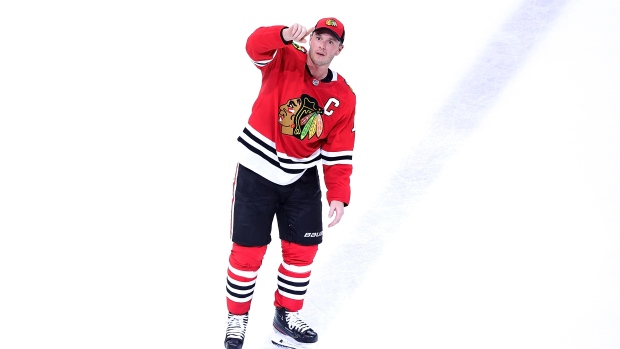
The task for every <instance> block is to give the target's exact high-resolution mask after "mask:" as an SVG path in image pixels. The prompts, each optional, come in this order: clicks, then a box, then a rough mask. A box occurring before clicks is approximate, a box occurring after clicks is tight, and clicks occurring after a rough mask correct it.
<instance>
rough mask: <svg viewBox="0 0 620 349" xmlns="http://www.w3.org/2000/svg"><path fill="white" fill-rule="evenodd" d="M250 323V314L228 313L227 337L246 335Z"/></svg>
mask: <svg viewBox="0 0 620 349" xmlns="http://www.w3.org/2000/svg"><path fill="white" fill-rule="evenodd" d="M247 325H248V315H247V314H246V315H232V314H230V315H228V327H227V328H226V338H239V339H243V338H244V337H245V328H246V326H247Z"/></svg>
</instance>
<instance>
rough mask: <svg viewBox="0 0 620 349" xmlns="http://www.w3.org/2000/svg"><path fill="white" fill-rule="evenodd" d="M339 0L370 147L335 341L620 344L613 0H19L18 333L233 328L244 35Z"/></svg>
mask: <svg viewBox="0 0 620 349" xmlns="http://www.w3.org/2000/svg"><path fill="white" fill-rule="evenodd" d="M332 15H333V16H336V17H338V18H339V19H341V20H342V21H343V22H344V23H345V25H346V30H347V36H346V40H345V49H344V50H343V51H342V53H341V55H340V56H338V57H336V59H335V60H334V63H333V66H332V67H333V68H334V70H336V71H338V72H340V73H342V75H344V76H345V77H346V78H347V80H348V81H349V83H350V84H351V86H352V87H353V89H354V91H355V92H356V94H357V96H358V107H357V119H356V129H357V145H356V153H355V156H354V160H355V167H354V175H353V178H352V186H353V197H352V202H351V205H350V206H349V207H348V208H347V209H346V214H345V216H344V218H343V221H342V222H341V223H340V224H339V225H338V226H336V227H334V228H330V229H326V231H325V240H324V241H325V242H324V244H322V245H321V247H320V251H319V254H318V256H317V259H316V264H315V269H314V271H313V279H312V281H311V285H310V290H309V293H308V295H307V299H306V306H305V308H304V309H303V310H302V313H303V314H304V316H305V317H306V319H307V320H308V322H309V323H311V324H312V325H313V327H314V328H315V329H316V330H317V331H318V332H319V334H320V338H321V340H320V348H321V349H331V348H376V347H389V346H390V344H387V343H400V344H398V345H396V346H397V347H404V348H424V349H434V348H437V349H444V348H446V349H447V348H449V349H454V348H477V349H487V348H488V349H491V348H492V349H497V348H502V349H508V348H528V349H539V348H540V349H550V348H562V349H585V348H588V349H618V348H620V296H619V295H620V180H619V179H620V137H619V136H620V111H619V110H620V108H619V106H620V102H619V101H620V36H619V35H618V34H619V33H620V3H619V2H617V1H613V0H555V1H554V0H543V1H541V0H524V1H516V0H510V1H501V2H500V1H490V0H472V1H468V2H462V1H455V0H449V1H436V2H419V3H413V4H412V3H407V4H406V5H405V3H403V2H402V1H391V0H389V1H381V2H376V3H374V4H372V5H367V4H365V3H363V2H352V1H344V2H334V1H316V2H312V3H291V2H286V1H270V2H249V1H240V2H239V1H238V2H230V3H218V5H217V6H216V5H215V4H211V3H209V2H204V1H175V2H173V1H163V2H149V1H138V0H125V1H108V2H78V1H66V0H65V1H55V2H45V1H14V2H7V3H3V4H2V5H0V33H1V34H0V62H1V64H0V329H1V330H0V348H3V349H4V348H6V349H17V348H51V347H59V348H60V347H62V348H67V349H68V348H76V349H77V348H79V349H83V348H89V349H91V348H92V349H95V348H106V349H107V348H116V349H118V348H132V349H134V348H149V349H154V348H187V349H189V348H221V347H222V342H223V337H224V329H225V324H224V322H225V318H226V304H225V273H226V267H227V257H228V252H229V250H230V241H229V237H228V229H229V219H230V200H231V190H232V177H233V175H234V165H235V162H234V157H233V155H234V153H233V150H232V149H234V147H235V145H236V136H237V134H238V133H239V132H240V131H241V129H242V128H243V126H244V124H245V122H246V120H247V116H248V114H249V111H250V108H251V105H252V103H253V100H254V97H255V96H256V94H257V92H258V87H259V82H260V75H259V73H258V72H257V71H256V69H255V68H254V66H253V65H252V64H251V62H250V60H249V58H248V57H247V56H246V54H245V51H244V45H245V39H246V37H247V35H248V34H249V33H250V32H251V31H252V30H253V29H254V28H256V27H258V26H260V25H270V24H284V25H288V24H292V23H294V22H300V23H303V24H305V25H307V26H312V25H313V24H314V23H315V21H316V20H317V19H318V18H320V17H324V16H332ZM325 220H326V222H327V221H329V218H327V212H325ZM274 236H275V235H274ZM278 253H279V245H278V242H277V240H276V241H275V242H274V243H273V244H272V245H271V246H270V247H269V249H268V253H267V256H266V257H265V261H264V264H263V268H262V269H261V270H260V272H259V279H258V284H257V289H256V293H255V297H254V301H253V307H252V311H251V315H250V323H249V329H248V333H247V339H246V345H245V348H246V349H267V348H271V346H270V344H269V336H270V331H271V317H272V316H273V306H272V303H273V292H274V291H275V272H276V268H277V265H278V263H279V255H278Z"/></svg>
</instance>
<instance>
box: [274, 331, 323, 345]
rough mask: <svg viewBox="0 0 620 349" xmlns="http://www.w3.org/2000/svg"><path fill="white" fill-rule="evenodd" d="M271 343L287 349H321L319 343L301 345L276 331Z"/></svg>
mask: <svg viewBox="0 0 620 349" xmlns="http://www.w3.org/2000/svg"><path fill="white" fill-rule="evenodd" d="M271 343H273V344H274V345H276V346H278V347H280V348H285V349H319V346H318V343H300V342H297V341H296V340H294V339H292V338H291V337H289V336H285V335H283V334H281V333H280V332H278V331H275V330H274V334H273V336H271Z"/></svg>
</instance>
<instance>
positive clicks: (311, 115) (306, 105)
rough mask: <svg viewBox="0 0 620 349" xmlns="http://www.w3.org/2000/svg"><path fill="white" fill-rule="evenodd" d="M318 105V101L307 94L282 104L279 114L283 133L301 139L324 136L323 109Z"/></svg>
mask: <svg viewBox="0 0 620 349" xmlns="http://www.w3.org/2000/svg"><path fill="white" fill-rule="evenodd" d="M318 105H319V104H318V103H317V101H316V99H314V98H312V97H310V96H308V95H306V94H302V95H301V97H299V98H293V99H289V100H288V102H286V103H285V104H282V105H281V106H280V111H279V113H278V123H279V124H280V125H282V133H283V134H285V135H289V136H294V137H296V138H299V139H304V138H306V137H308V139H310V138H312V137H314V136H316V137H317V138H320V137H321V134H323V117H322V115H323V109H322V108H320V107H319V106H318Z"/></svg>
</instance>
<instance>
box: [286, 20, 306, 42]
mask: <svg viewBox="0 0 620 349" xmlns="http://www.w3.org/2000/svg"><path fill="white" fill-rule="evenodd" d="M313 31H314V27H310V28H308V29H306V27H304V26H303V25H300V24H297V23H295V24H293V25H291V26H290V27H288V28H284V30H282V38H283V39H284V40H286V41H297V42H306V36H308V34H310V33H312V32H313Z"/></svg>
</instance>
